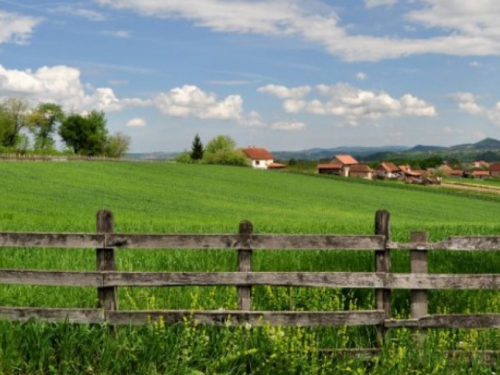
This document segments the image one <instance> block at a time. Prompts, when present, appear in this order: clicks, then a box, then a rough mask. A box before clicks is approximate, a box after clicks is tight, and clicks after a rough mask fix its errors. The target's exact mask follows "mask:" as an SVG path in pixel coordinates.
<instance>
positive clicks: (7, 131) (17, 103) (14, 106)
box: [0, 98, 30, 147]
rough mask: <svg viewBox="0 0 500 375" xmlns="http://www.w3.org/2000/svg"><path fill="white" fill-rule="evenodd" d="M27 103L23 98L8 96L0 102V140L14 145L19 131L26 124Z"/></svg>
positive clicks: (4, 143) (6, 144) (5, 143)
mask: <svg viewBox="0 0 500 375" xmlns="http://www.w3.org/2000/svg"><path fill="white" fill-rule="evenodd" d="M29 110H30V108H29V105H28V102H27V101H26V99H24V98H8V99H6V100H4V101H3V102H1V103H0V136H1V138H0V142H1V145H2V146H4V147H15V146H16V144H17V143H18V142H19V141H20V138H19V136H20V131H21V129H22V128H24V127H26V126H27V125H28V115H29Z"/></svg>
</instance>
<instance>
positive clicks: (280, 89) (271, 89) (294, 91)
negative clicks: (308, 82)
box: [257, 85, 311, 99]
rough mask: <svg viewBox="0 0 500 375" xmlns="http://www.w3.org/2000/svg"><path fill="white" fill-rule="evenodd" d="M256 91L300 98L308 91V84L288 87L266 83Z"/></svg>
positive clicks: (281, 96)
mask: <svg viewBox="0 0 500 375" xmlns="http://www.w3.org/2000/svg"><path fill="white" fill-rule="evenodd" d="M257 91H258V92H265V93H268V94H271V95H274V96H277V97H278V98H280V99H300V98H303V97H304V96H306V95H307V94H308V93H309V92H310V91H311V87H310V86H299V87H293V88H288V87H285V86H280V85H267V86H262V87H259V88H258V89H257Z"/></svg>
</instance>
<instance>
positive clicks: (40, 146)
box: [28, 103, 64, 150]
mask: <svg viewBox="0 0 500 375" xmlns="http://www.w3.org/2000/svg"><path fill="white" fill-rule="evenodd" d="M28 121H29V128H30V131H31V133H32V134H33V136H34V138H35V145H34V147H35V149H37V150H47V149H52V148H53V147H54V144H55V142H54V138H53V137H52V135H53V134H54V133H55V131H56V126H57V124H61V123H62V122H63V121H64V111H63V110H62V108H61V106H60V105H57V104H54V103H41V104H39V105H38V107H36V108H35V109H34V110H33V111H32V112H31V114H30V116H29V119H28Z"/></svg>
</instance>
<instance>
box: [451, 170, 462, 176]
mask: <svg viewBox="0 0 500 375" xmlns="http://www.w3.org/2000/svg"><path fill="white" fill-rule="evenodd" d="M463 174H464V171H457V170H453V171H451V172H450V176H461V175H463Z"/></svg>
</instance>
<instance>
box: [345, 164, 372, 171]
mask: <svg viewBox="0 0 500 375" xmlns="http://www.w3.org/2000/svg"><path fill="white" fill-rule="evenodd" d="M349 171H350V172H371V171H372V169H371V168H370V167H369V166H368V165H364V164H356V165H352V166H351V167H349Z"/></svg>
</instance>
